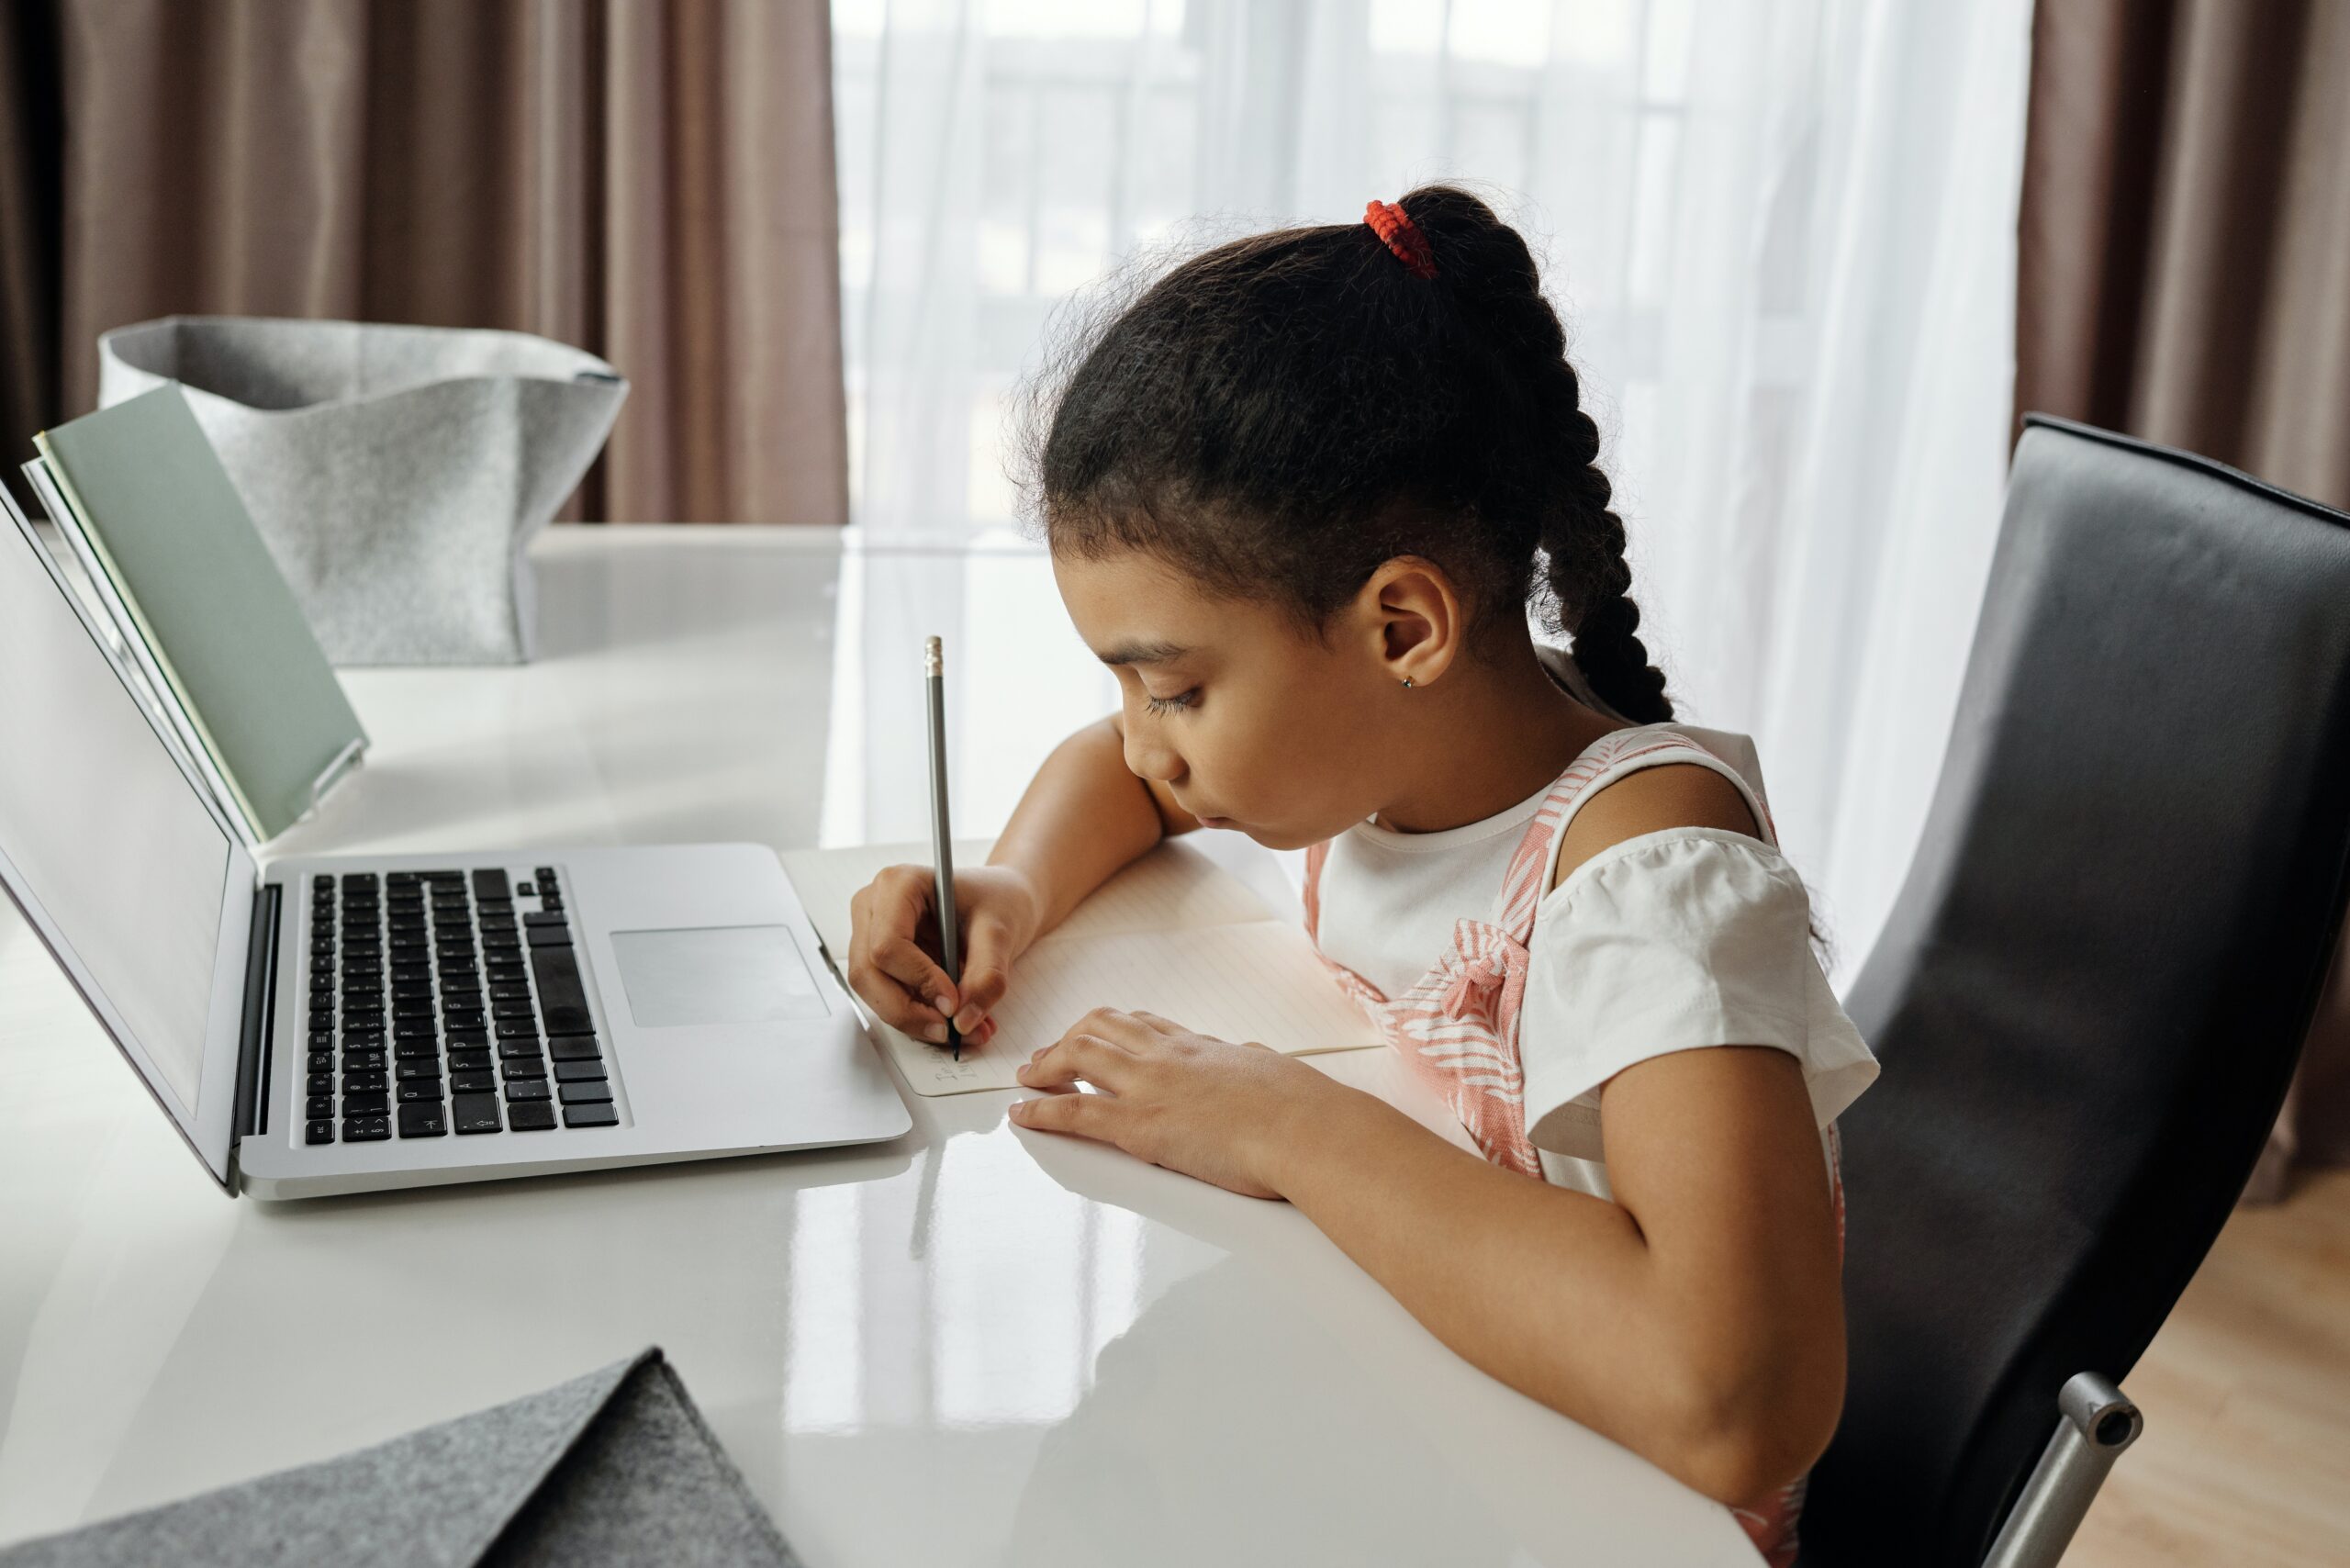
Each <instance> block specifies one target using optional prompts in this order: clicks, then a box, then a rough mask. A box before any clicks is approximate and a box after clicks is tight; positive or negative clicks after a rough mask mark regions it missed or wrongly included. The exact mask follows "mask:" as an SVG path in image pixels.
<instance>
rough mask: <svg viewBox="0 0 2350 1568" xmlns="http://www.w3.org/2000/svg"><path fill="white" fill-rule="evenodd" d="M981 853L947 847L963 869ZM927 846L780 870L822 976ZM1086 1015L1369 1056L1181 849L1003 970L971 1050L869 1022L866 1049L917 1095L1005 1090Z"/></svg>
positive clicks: (822, 856)
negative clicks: (895, 869) (878, 1047)
mask: <svg viewBox="0 0 2350 1568" xmlns="http://www.w3.org/2000/svg"><path fill="white" fill-rule="evenodd" d="M987 851H988V841H987V840H985V839H973V840H970V841H968V843H966V842H961V841H958V842H957V844H956V846H955V861H956V864H957V865H959V866H977V865H980V864H982V863H983V862H984V861H985V860H986V858H987ZM929 861H930V846H929V845H927V844H896V845H890V844H882V845H868V846H863V847H860V848H856V849H820V850H806V851H802V852H800V853H799V854H796V855H787V856H785V857H783V865H784V869H785V870H786V871H788V872H789V874H790V877H791V882H792V886H793V887H795V888H797V889H798V890H799V892H800V902H801V903H803V904H805V905H806V906H807V909H808V913H809V917H810V918H811V919H812V920H813V921H814V922H815V923H816V934H817V935H819V936H821V937H822V938H823V942H824V946H825V948H826V949H827V950H828V951H829V952H830V954H831V955H832V957H833V959H834V965H835V967H837V968H839V969H843V970H844V971H845V969H846V968H847V961H848V960H847V955H848V938H849V916H848V902H849V899H850V897H851V896H852V895H853V894H855V893H856V890H858V889H859V888H862V887H863V886H865V884H866V883H867V882H869V881H871V880H872V879H873V878H874V876H875V874H876V873H877V872H878V871H879V870H880V869H881V868H883V867H885V866H894V865H898V864H900V863H901V862H908V863H912V864H914V865H927V864H928V863H929ZM1096 1007H1119V1008H1124V1009H1125V1010H1126V1011H1127V1012H1130V1013H1156V1014H1159V1015H1160V1016H1161V1017H1165V1018H1171V1019H1173V1020H1174V1021H1175V1022H1176V1023H1178V1024H1181V1025H1183V1026H1184V1027H1185V1028H1187V1029H1195V1030H1197V1031H1199V1032H1200V1033H1201V1034H1203V1035H1213V1036H1216V1037H1217V1038H1219V1039H1225V1040H1260V1041H1262V1042H1264V1043H1265V1044H1266V1045H1269V1046H1271V1047H1275V1048H1276V1049H1279V1050H1283V1051H1287V1052H1289V1053H1290V1054H1291V1055H1292V1056H1302V1055H1304V1054H1305V1053H1307V1052H1309V1051H1344V1050H1354V1049H1356V1048H1358V1047H1365V1046H1376V1045H1379V1044H1381V1043H1382V1041H1381V1038H1380V1035H1379V1032H1378V1030H1377V1029H1376V1028H1374V1027H1373V1026H1372V1025H1371V1021H1370V1020H1369V1019H1367V1018H1365V1017H1364V1016H1363V1015H1362V1014H1361V1013H1360V1011H1359V1010H1358V1009H1357V1008H1356V1007H1355V1004H1354V1003H1353V1002H1349V1001H1348V999H1347V997H1346V994H1345V993H1344V992H1342V991H1339V990H1338V988H1337V984H1336V983H1335V982H1333V981H1332V980H1331V979H1330V977H1329V973H1328V971H1327V970H1326V969H1323V967H1322V961H1321V960H1320V959H1319V958H1315V955H1314V948H1313V946H1312V944H1310V943H1309V942H1307V941H1306V939H1305V933H1304V931H1302V930H1300V929H1299V928H1298V927H1297V926H1296V925H1294V924H1292V923H1290V922H1288V921H1284V920H1280V919H1276V918H1275V917H1274V916H1273V915H1272V914H1271V913H1270V912H1268V911H1267V910H1266V908H1265V906H1264V904H1263V903H1262V902H1259V899H1258V898H1257V895H1256V894H1254V893H1252V892H1250V891H1249V890H1248V888H1247V887H1245V886H1243V885H1242V883H1241V882H1240V879H1238V878H1237V877H1235V876H1233V875H1232V874H1231V873H1230V872H1228V871H1226V870H1225V869H1224V868H1222V867H1220V866H1217V865H1216V864H1215V863H1214V861H1212V860H1210V859H1209V858H1208V857H1206V856H1204V855H1202V854H1201V853H1199V852H1198V851H1197V850H1195V849H1192V848H1191V847H1189V846H1186V845H1183V844H1181V843H1171V844H1163V845H1161V846H1158V848H1157V849H1155V850H1153V851H1151V852H1150V853H1149V854H1148V855H1146V856H1144V857H1142V858H1141V859H1139V860H1137V861H1136V862H1135V863H1134V864H1133V865H1131V866H1129V867H1127V868H1125V870H1123V871H1121V872H1119V873H1118V874H1117V875H1116V876H1115V877H1113V878H1112V879H1110V880H1109V881H1107V882H1105V883H1103V884H1102V888H1101V889H1100V890H1098V891H1097V892H1095V893H1094V895H1093V896H1092V897H1091V898H1090V899H1088V900H1086V901H1085V902H1083V903H1081V904H1080V905H1079V906H1078V907H1077V909H1076V911H1075V912H1074V913H1071V914H1070V915H1069V919H1068V920H1066V921H1064V922H1062V923H1061V924H1060V925H1059V927H1058V928H1057V929H1055V930H1053V931H1051V932H1048V933H1046V935H1044V936H1042V937H1039V938H1038V939H1037V941H1036V944H1035V946H1033V947H1031V948H1029V949H1028V951H1027V952H1026V953H1025V954H1024V955H1023V956H1022V958H1020V960H1019V962H1017V963H1016V964H1014V965H1013V971H1012V991H1011V994H1010V995H1008V996H1006V997H1005V998H1004V1000H1003V1002H1002V1005H1000V1006H999V1007H997V1009H996V1012H995V1016H996V1024H997V1031H996V1036H995V1037H994V1038H993V1039H991V1040H990V1041H989V1042H988V1043H987V1046H986V1047H984V1048H983V1049H978V1050H974V1049H973V1048H972V1047H969V1046H965V1047H963V1059H962V1060H961V1061H959V1062H957V1061H956V1060H955V1059H954V1058H952V1057H951V1056H949V1055H948V1053H947V1051H946V1047H944V1046H934V1045H930V1044H927V1043H926V1042H923V1041H921V1040H914V1039H910V1038H908V1037H907V1036H904V1035H902V1034H901V1033H899V1032H898V1031H897V1030H895V1029H893V1028H890V1026H889V1025H886V1024H882V1023H880V1022H878V1020H877V1021H876V1022H875V1023H874V1025H873V1035H874V1038H876V1039H878V1040H879V1041H880V1042H881V1044H882V1047H883V1048H884V1049H886V1050H887V1051H888V1052H889V1053H890V1058H891V1059H892V1060H894V1061H895V1062H896V1063H897V1064H898V1070H900V1071H901V1072H902V1073H904V1074H905V1078H906V1081H907V1082H908V1083H910V1084H912V1086H913V1090H914V1092H915V1093H917V1094H961V1093H967V1092H970V1091H972V1090H976V1089H1013V1088H1017V1087H1018V1086H1019V1084H1018V1081H1017V1080H1016V1079H1015V1078H1014V1077H1013V1073H1014V1072H1015V1071H1016V1070H1018V1068H1019V1066H1020V1064H1021V1063H1022V1062H1024V1061H1025V1060H1027V1059H1028V1058H1029V1057H1030V1056H1031V1055H1032V1054H1033V1053H1034V1052H1035V1051H1036V1049H1037V1048H1038V1047H1043V1046H1048V1045H1050V1044H1052V1043H1053V1042H1054V1041H1055V1040H1057V1039H1058V1038H1060V1036H1061V1035H1062V1034H1063V1033H1064V1032H1065V1031H1066V1030H1067V1029H1068V1028H1069V1025H1071V1024H1074V1023H1075V1022H1077V1020H1078V1019H1079V1018H1080V1017H1082V1016H1083V1015H1084V1014H1086V1013H1088V1012H1089V1011H1091V1009H1093V1008H1096Z"/></svg>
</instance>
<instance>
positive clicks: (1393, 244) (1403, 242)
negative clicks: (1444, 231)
mask: <svg viewBox="0 0 2350 1568" xmlns="http://www.w3.org/2000/svg"><path fill="white" fill-rule="evenodd" d="M1362 220H1363V221H1364V222H1365V223H1368V224H1370V225H1371V232H1372V233H1374V234H1376V235H1378V236H1379V241H1380V243H1381V244H1382V245H1385V246H1386V247H1387V248H1388V249H1389V250H1390V251H1393V252H1395V259H1396V260H1397V261H1399V262H1401V263H1404V270H1405V271H1406V272H1409V273H1410V274H1412V275H1413V276H1414V277H1416V278H1431V277H1434V276H1436V256H1435V253H1434V252H1431V251H1429V249H1428V237H1427V235H1425V234H1423V233H1421V232H1420V228H1419V225H1418V224H1416V223H1414V222H1413V221H1412V215H1411V214H1409V213H1407V212H1405V211H1404V209H1403V208H1402V207H1396V206H1394V205H1393V204H1392V203H1388V202H1383V201H1375V202H1372V203H1371V205H1370V206H1369V207H1364V208H1363V209H1362Z"/></svg>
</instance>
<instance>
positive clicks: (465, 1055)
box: [449, 1050, 489, 1072]
mask: <svg viewBox="0 0 2350 1568" xmlns="http://www.w3.org/2000/svg"><path fill="white" fill-rule="evenodd" d="M449 1070H450V1071H451V1072H487V1071H488V1070H489V1052H487V1050H463V1051H451V1052H450V1053H449Z"/></svg>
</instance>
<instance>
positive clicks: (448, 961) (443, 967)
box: [432, 953, 481, 981]
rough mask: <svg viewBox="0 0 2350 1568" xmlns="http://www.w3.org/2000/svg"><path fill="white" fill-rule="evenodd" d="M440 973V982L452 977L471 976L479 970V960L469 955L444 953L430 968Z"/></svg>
mask: <svg viewBox="0 0 2350 1568" xmlns="http://www.w3.org/2000/svg"><path fill="white" fill-rule="evenodd" d="M432 967H433V968H434V969H438V970H440V971H441V978H442V980H444V981H445V980H448V979H449V978H450V977H451V976H453V975H473V974H476V973H478V972H479V971H480V969H481V960H480V959H479V958H475V957H474V956H473V955H472V954H471V953H444V954H442V956H441V958H440V959H439V960H438V961H437V962H436V963H434V965H433V966H432Z"/></svg>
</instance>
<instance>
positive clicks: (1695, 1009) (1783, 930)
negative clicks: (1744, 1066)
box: [1518, 827, 1877, 1159]
mask: <svg viewBox="0 0 2350 1568" xmlns="http://www.w3.org/2000/svg"><path fill="white" fill-rule="evenodd" d="M1810 929H1811V901H1810V898H1809V896H1808V895H1807V893H1806V892H1805V890H1804V885H1803V879H1801V878H1800V877H1798V876H1796V871H1795V868H1793V867H1791V866H1789V865H1788V864H1787V862H1786V859H1785V857H1783V856H1782V855H1781V854H1780V853H1779V852H1778V851H1777V850H1776V849H1774V848H1773V847H1772V846H1769V845H1767V844H1764V843H1762V841H1761V840H1759V839H1755V838H1751V837H1748V836H1747V835H1745V834H1737V833H1729V832H1726V831H1723V830H1720V829H1716V828H1699V827H1684V828H1673V829H1670V830H1668V831H1666V832H1663V833H1657V834H1644V835H1642V836H1641V837H1639V838H1634V839H1628V840H1626V841H1625V842H1624V843H1622V844H1619V845H1617V846H1613V847H1611V848H1609V849H1607V850H1605V851H1603V852H1602V853H1601V854H1599V855H1597V856H1595V857H1593V858H1592V859H1590V860H1588V861H1586V862H1585V863H1584V864H1583V865H1581V866H1578V867H1577V868H1575V869H1574V871H1573V872H1572V873H1571V874H1570V875H1569V876H1568V878H1567V879H1566V880H1565V881H1564V882H1562V883H1561V884H1560V885H1559V886H1558V887H1557V888H1555V889H1553V890H1551V891H1550V894H1549V895H1548V896H1547V897H1545V898H1544V900H1543V902H1542V905H1541V908H1540V910H1539V913H1538V914H1537V916H1536V919H1535V924H1534V933H1533V938H1532V941H1531V944H1530V946H1529V951H1528V959H1529V963H1528V968H1527V991H1526V1002H1525V1008H1524V1012H1523V1013H1522V1014H1521V1015H1520V1022H1519V1030H1518V1055H1519V1058H1520V1059H1521V1061H1522V1062H1523V1064H1524V1067H1525V1072H1526V1125H1527V1134H1528V1136H1529V1137H1531V1138H1532V1140H1533V1141H1534V1143H1535V1145H1536V1146H1537V1147H1538V1148H1545V1149H1549V1150H1550V1151H1551V1152H1553V1153H1557V1154H1563V1155H1570V1156H1572V1157H1574V1158H1577V1159H1599V1158H1600V1148H1599V1134H1598V1120H1599V1115H1598V1103H1599V1097H1598V1091H1599V1089H1600V1088H1601V1086H1602V1085H1604V1084H1605V1083H1606V1081H1608V1080H1609V1079H1611V1078H1613V1077H1615V1076H1616V1074H1617V1073H1619V1072H1621V1071H1623V1070H1625V1069H1626V1068H1628V1067H1630V1066H1632V1065H1634V1064H1635V1063H1637V1062H1641V1061H1646V1060H1648V1059H1649V1058H1652V1057H1660V1056H1664V1055H1668V1054H1670V1053H1672V1052H1674V1051H1685V1050H1693V1049H1697V1048H1701V1047H1709V1046H1769V1047H1775V1048H1777V1049H1780V1050H1784V1051H1785V1052H1787V1053H1788V1054H1789V1055H1791V1056H1793V1057H1795V1058H1796V1059H1797V1060H1798V1061H1799V1062H1800V1063H1801V1064H1802V1066H1803V1071H1804V1081H1805V1084H1806V1087H1807V1089H1808V1091H1809V1092H1810V1096H1811V1103H1812V1114H1813V1116H1814V1119H1815V1121H1816V1122H1817V1124H1818V1126H1821V1127H1823V1128H1824V1127H1826V1126H1828V1125H1829V1123H1830V1122H1831V1121H1833V1120H1834V1119H1835V1118H1836V1117H1837V1115H1839V1114H1841V1113H1842V1111H1843V1110H1844V1109H1845V1107H1846V1106H1848V1105H1850V1104H1851V1103H1852V1101H1853V1100H1855V1099H1857V1098H1858V1097H1859V1095H1860V1093H1861V1092H1862V1091H1863V1089H1865V1088H1867V1087H1868V1085H1869V1083H1870V1082H1871V1081H1873V1080H1874V1078H1875V1077H1876V1071H1877V1067H1876V1060H1875V1058H1874V1057H1873V1056H1871V1055H1870V1053H1869V1049H1868V1047H1867V1046H1866V1045H1865V1044H1864V1043H1863V1041H1862V1039H1861V1037H1860V1032H1859V1031H1858V1030H1857V1029H1855V1028H1854V1027H1853V1026H1852V1021H1851V1020H1850V1019H1849V1018H1847V1017H1845V1015H1844V1012H1843V1009H1842V1008H1841V1006H1840V1005H1838V1003H1837V1002H1836V998H1835V994H1834V992H1833V991H1831V990H1830V988H1829V985H1828V979H1827V977H1826V976H1825V975H1823V974H1822V973H1821V972H1820V969H1819V964H1818V960H1817V959H1816V958H1813V957H1812V953H1811V946H1810Z"/></svg>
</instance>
